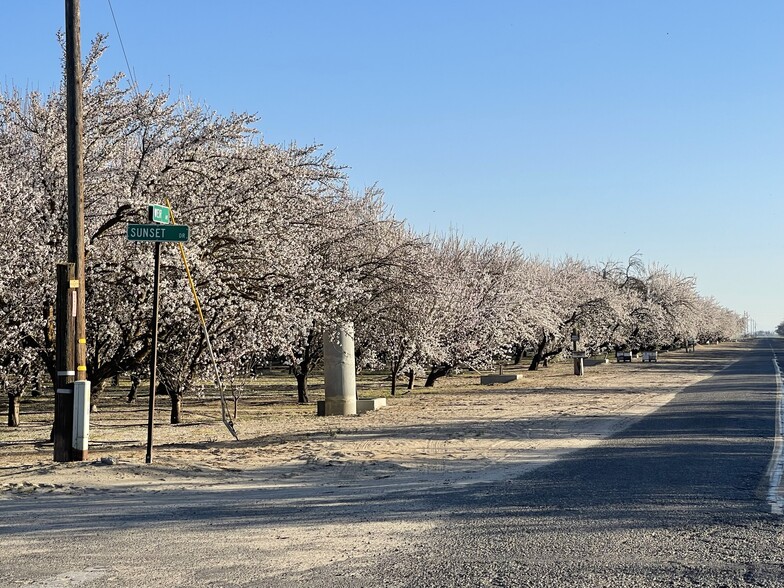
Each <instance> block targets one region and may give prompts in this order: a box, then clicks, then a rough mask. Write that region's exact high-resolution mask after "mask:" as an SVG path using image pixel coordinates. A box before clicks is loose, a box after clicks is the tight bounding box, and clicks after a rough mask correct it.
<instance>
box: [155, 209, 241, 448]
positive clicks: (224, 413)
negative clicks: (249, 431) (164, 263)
mask: <svg viewBox="0 0 784 588" xmlns="http://www.w3.org/2000/svg"><path fill="white" fill-rule="evenodd" d="M166 206H167V207H168V208H169V217H170V218H171V223H172V224H177V221H176V220H175V218H174V211H173V210H172V207H171V202H169V199H168V198H166ZM177 245H179V246H180V258H181V259H182V264H183V265H184V266H185V275H186V276H188V285H189V286H190V288H191V294H192V295H193V302H194V303H195V304H196V312H198V313H199V321H201V327H202V329H204V338H205V339H206V340H207V349H208V350H209V352H210V359H212V367H213V369H215V380H216V382H217V384H218V390H219V391H220V399H221V418H222V420H223V424H224V425H226V428H227V429H228V430H229V432H230V433H231V434H232V435H233V436H234V438H235V439H236V440H237V441H239V440H240V438H239V437H238V436H237V431H235V430H234V422H233V421H232V420H231V418H230V417H229V407H228V404H226V396H225V394H224V391H223V382H222V381H221V377H220V372H218V364H217V362H216V361H215V354H214V353H213V352H212V344H211V343H210V335H209V333H208V332H207V321H205V320H204V314H203V313H202V311H201V303H200V302H199V295H198V294H197V293H196V284H194V282H193V277H191V270H190V267H188V259H187V258H186V257H185V247H183V245H182V243H179V242H178V243H177Z"/></svg>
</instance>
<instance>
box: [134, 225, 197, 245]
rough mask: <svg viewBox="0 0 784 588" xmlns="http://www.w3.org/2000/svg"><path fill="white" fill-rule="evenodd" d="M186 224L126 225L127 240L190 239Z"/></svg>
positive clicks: (164, 240) (182, 241)
mask: <svg viewBox="0 0 784 588" xmlns="http://www.w3.org/2000/svg"><path fill="white" fill-rule="evenodd" d="M190 233H191V230H190V227H189V226H188V225H128V233H127V236H128V240H129V241H163V242H169V243H184V242H185V241H187V240H188V239H190V236H191V235H190Z"/></svg>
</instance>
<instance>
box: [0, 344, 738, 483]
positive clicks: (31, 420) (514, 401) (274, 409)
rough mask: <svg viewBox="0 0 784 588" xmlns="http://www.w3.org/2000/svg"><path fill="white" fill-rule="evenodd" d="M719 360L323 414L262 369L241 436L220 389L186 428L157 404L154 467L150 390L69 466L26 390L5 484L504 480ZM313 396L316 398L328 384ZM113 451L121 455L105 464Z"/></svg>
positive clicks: (113, 414)
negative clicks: (233, 431)
mask: <svg viewBox="0 0 784 588" xmlns="http://www.w3.org/2000/svg"><path fill="white" fill-rule="evenodd" d="M726 345H729V344H725V346H724V347H726ZM722 367H724V364H721V363H720V362H718V361H717V360H710V359H707V358H706V354H701V353H700V352H699V351H698V352H697V353H695V354H686V353H683V352H672V353H668V354H662V355H660V361H659V362H658V363H652V364H649V363H645V364H643V363H637V362H635V363H631V364H628V363H626V364H624V363H620V364H619V363H615V362H611V363H607V364H602V365H598V366H593V367H588V368H586V374H585V375H584V376H583V377H576V376H574V375H572V373H571V371H572V366H571V364H570V363H557V364H554V365H552V366H551V367H549V368H545V369H543V370H540V371H538V372H528V371H521V372H520V373H521V376H522V378H521V379H520V380H518V381H517V382H513V383H509V384H502V385H493V386H480V385H478V376H477V375H476V374H473V373H469V374H463V375H462V376H458V377H452V378H448V379H444V380H442V381H439V382H438V383H437V387H436V388H432V389H424V388H416V389H415V390H414V392H412V393H409V394H404V395H402V396H398V397H397V398H388V400H387V402H388V406H387V407H386V408H383V409H381V410H378V411H376V412H372V413H366V414H364V415H362V416H358V417H326V418H323V417H322V418H319V417H316V416H315V414H314V413H315V406H314V405H309V406H298V405H296V404H295V403H294V402H293V395H292V394H286V393H280V392H276V391H275V390H274V388H275V387H276V386H277V387H280V386H284V387H285V386H286V385H287V384H288V385H290V383H289V382H287V381H285V380H280V378H278V379H277V380H275V379H274V378H268V380H270V382H271V383H270V382H265V378H261V380H260V381H258V382H257V383H256V384H257V387H256V390H255V391H254V390H246V391H245V392H244V393H243V398H242V399H241V400H240V403H239V412H238V419H237V421H236V423H237V431H238V433H239V435H240V441H235V440H233V438H232V437H231V436H230V435H229V433H228V431H227V430H226V429H225V427H224V426H223V424H222V423H221V421H220V405H219V403H218V401H217V399H215V398H209V399H197V398H193V399H186V412H185V421H186V422H185V423H184V424H181V425H168V424H165V423H166V422H167V420H168V402H167V401H166V400H163V401H160V402H159V408H158V411H157V416H156V427H155V441H154V444H155V449H154V459H153V462H154V463H153V464H152V465H145V464H144V455H145V447H146V435H147V432H146V410H147V409H146V403H147V399H146V395H143V396H141V397H140V398H139V400H138V401H137V403H136V404H133V405H128V404H126V403H125V402H124V395H125V391H124V390H122V389H120V390H115V391H114V392H112V393H110V395H109V396H108V397H107V398H104V399H102V401H101V410H100V412H98V413H96V414H93V415H92V417H91V424H90V426H91V439H90V460H89V461H88V462H84V463H70V464H55V463H53V462H52V445H51V444H48V443H44V442H43V440H45V439H46V438H47V437H48V433H49V427H50V419H51V416H50V415H51V401H50V400H47V399H28V402H27V403H26V404H25V405H24V406H23V414H22V425H21V426H20V427H19V428H16V429H12V428H2V429H0V444H1V445H2V448H3V457H2V462H0V490H11V491H15V492H19V491H33V490H34V489H40V490H48V491H60V492H64V491H69V492H72V491H78V490H79V489H82V488H108V487H111V488H114V489H127V490H161V489H172V488H185V487H201V486H208V485H215V484H221V483H224V482H228V481H235V482H237V481H240V480H244V481H247V482H251V481H252V482H253V483H255V484H264V485H276V484H282V485H293V484H296V480H297V479H298V478H300V477H307V475H308V474H310V473H313V472H319V475H320V476H326V477H327V478H331V477H334V478H335V479H340V480H342V481H343V482H344V483H345V482H346V481H347V480H349V479H351V480H362V481H363V482H365V483H373V481H377V482H379V483H380V482H381V481H385V482H383V484H384V485H388V484H389V483H391V482H392V481H393V480H392V479H394V481H396V482H400V483H405V484H414V485H433V484H455V483H458V484H459V483H475V482H481V481H489V480H498V479H503V478H506V477H510V476H514V475H517V474H519V473H521V472H524V471H526V470H528V469H530V468H532V467H536V466H538V465H541V464H543V463H547V462H549V461H552V460H553V459H555V458H557V457H558V456H559V455H561V454H563V453H564V452H566V451H572V450H575V449H579V448H582V447H587V446H589V445H591V444H593V443H596V442H597V441H598V440H600V439H602V438H604V437H606V436H608V435H610V434H612V433H613V432H614V431H617V430H619V429H621V428H623V427H625V426H628V424H630V423H631V422H633V420H635V419H638V418H639V417H641V416H643V415H645V414H647V413H649V412H651V411H653V410H655V409H656V408H657V407H659V406H661V405H662V404H664V403H666V402H668V401H669V400H670V399H671V398H672V397H673V395H674V394H676V393H677V392H678V391H679V390H681V389H683V388H684V387H685V386H688V385H690V384H693V383H695V382H697V381H699V380H701V379H703V378H706V377H708V376H710V375H711V374H712V373H714V372H715V371H716V370H718V369H721V368H722ZM509 372H510V370H507V373H509ZM383 385H384V382H383V381H381V380H378V381H373V380H372V379H365V380H364V387H365V388H370V390H363V391H362V392H361V394H362V395H364V396H373V395H378V394H379V393H382V394H383V390H381V389H380V388H379V387H380V386H383ZM270 388H273V390H272V391H270ZM374 389H375V390H374ZM374 392H375V394H374ZM312 397H313V398H319V392H318V389H316V392H315V393H314V394H312ZM321 397H323V394H322V396H321ZM107 457H111V458H113V459H114V460H115V461H116V463H115V464H114V465H111V466H106V465H99V463H100V459H101V458H107Z"/></svg>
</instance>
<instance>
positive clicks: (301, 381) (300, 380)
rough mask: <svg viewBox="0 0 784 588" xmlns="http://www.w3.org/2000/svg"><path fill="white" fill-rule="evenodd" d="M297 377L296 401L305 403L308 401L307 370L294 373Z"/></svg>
mask: <svg viewBox="0 0 784 588" xmlns="http://www.w3.org/2000/svg"><path fill="white" fill-rule="evenodd" d="M295 377H296V378H297V402H298V403H300V404H307V403H308V402H310V400H309V399H308V372H307V371H305V372H304V373H298V374H295Z"/></svg>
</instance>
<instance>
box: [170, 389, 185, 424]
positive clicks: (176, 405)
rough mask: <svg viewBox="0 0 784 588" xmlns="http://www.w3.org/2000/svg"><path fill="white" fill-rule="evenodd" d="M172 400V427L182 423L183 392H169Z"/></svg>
mask: <svg viewBox="0 0 784 588" xmlns="http://www.w3.org/2000/svg"><path fill="white" fill-rule="evenodd" d="M169 398H170V399H171V419H170V421H169V422H171V424H172V425H179V424H180V423H181V422H182V392H181V391H179V390H169Z"/></svg>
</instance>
